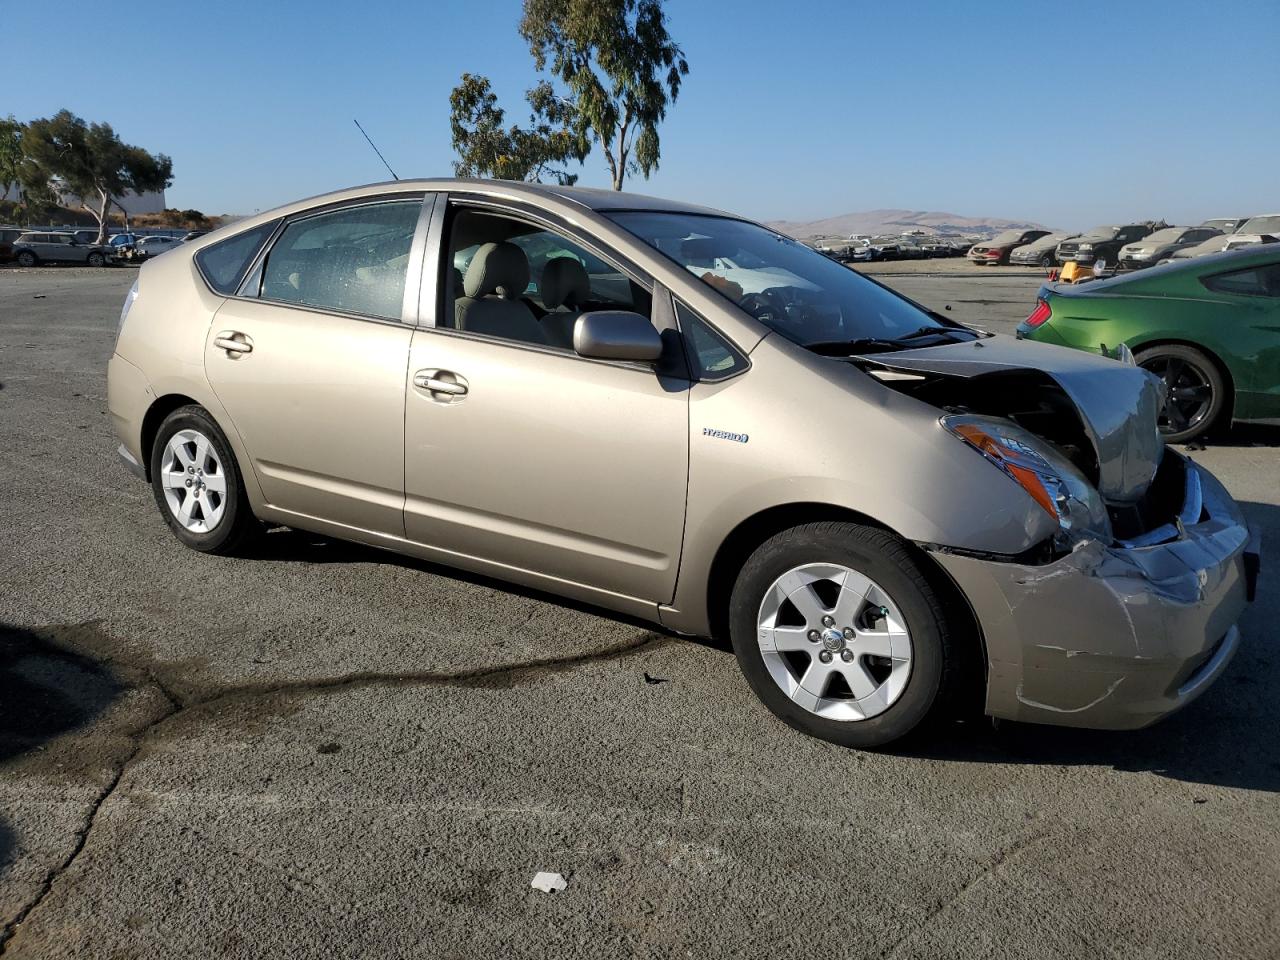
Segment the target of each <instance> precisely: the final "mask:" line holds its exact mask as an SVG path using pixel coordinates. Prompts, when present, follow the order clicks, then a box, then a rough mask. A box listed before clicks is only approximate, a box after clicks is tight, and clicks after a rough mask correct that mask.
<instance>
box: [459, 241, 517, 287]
mask: <svg viewBox="0 0 1280 960" xmlns="http://www.w3.org/2000/svg"><path fill="white" fill-rule="evenodd" d="M528 286H529V258H528V257H526V256H525V255H524V251H523V250H521V249H520V248H519V247H517V246H516V245H515V244H514V243H508V242H507V241H505V240H503V241H502V242H501V243H486V244H484V245H483V246H481V247H480V249H479V250H477V251H476V255H475V256H474V257H472V258H471V263H470V264H469V265H468V266H467V272H466V275H465V276H464V277H463V278H462V291H463V293H465V294H466V295H467V296H468V297H471V298H472V299H473V300H474V299H478V298H479V297H485V296H488V295H489V294H491V293H496V294H498V295H499V296H500V297H502V298H503V299H504V300H515V299H516V298H517V297H519V296H520V295H521V294H522V293H524V291H525V288H527V287H528Z"/></svg>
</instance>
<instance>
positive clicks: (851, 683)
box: [729, 522, 960, 749]
mask: <svg viewBox="0 0 1280 960" xmlns="http://www.w3.org/2000/svg"><path fill="white" fill-rule="evenodd" d="M841 571H843V573H841ZM832 574H835V575H836V576H842V577H845V578H847V579H845V580H844V581H843V582H846V583H848V584H849V587H850V588H852V589H850V588H847V587H841V586H839V583H838V581H837V579H835V577H833V576H831V575H832ZM805 581H809V582H808V583H807V584H805ZM867 583H869V584H870V588H869V589H868V591H867V592H866V593H865V594H864V593H860V592H859V591H860V590H863V589H864V588H865V587H866V584H867ZM797 586H799V589H793V588H794V587H797ZM783 597H786V599H785V600H783V599H781V598H783ZM792 598H802V600H801V602H799V603H797V602H794V601H793V599H792ZM806 609H807V611H808V615H806V614H805V612H804V611H805V610H806ZM822 611H826V613H827V615H828V618H829V619H834V621H835V622H834V623H827V622H826V621H823V620H822V619H821V618H819V619H817V620H816V621H815V619H814V618H815V617H816V616H818V614H819V613H821V612H822ZM843 621H849V622H847V623H846V622H843ZM954 622H955V619H954V618H953V617H951V616H949V615H948V612H947V606H946V604H945V603H944V600H943V597H942V595H941V594H940V593H939V591H938V590H937V589H935V587H934V585H933V584H932V583H931V582H930V580H929V578H928V577H926V575H925V572H924V570H923V569H922V568H921V566H920V565H919V564H918V563H917V562H916V560H915V559H914V558H913V557H912V555H911V553H910V551H909V548H908V546H907V544H905V543H904V542H903V541H901V540H899V539H898V538H897V537H894V536H893V535H891V534H889V533H886V532H885V531H883V530H879V529H876V528H874V527H866V526H861V525H859V524H854V523H839V522H822V523H809V524H805V525H803V526H798V527H793V528H791V529H789V530H784V531H783V532H782V533H779V534H777V535H776V536H774V537H771V538H770V539H769V540H767V541H765V542H764V543H763V544H761V545H760V547H758V548H757V549H756V550H755V552H754V553H752V554H751V556H750V558H748V560H747V562H746V563H745V564H744V565H743V568H742V571H741V572H740V573H739V575H738V579H737V582H736V584H735V585H734V588H733V593H732V595H731V598H730V601H729V632H730V638H731V640H732V642H733V649H734V653H735V654H736V655H737V658H738V665H739V667H740V668H741V669H742V673H743V675H744V676H745V677H746V679H747V682H748V684H750V686H751V688H752V690H754V691H755V693H756V696H758V697H759V698H760V699H761V700H763V701H764V704H765V706H767V707H768V708H769V709H770V710H771V711H772V712H773V713H774V714H775V715H776V716H777V717H779V718H780V719H781V720H783V721H785V722H786V723H788V724H790V725H791V726H792V727H795V728H796V729H797V730H800V731H801V732H803V733H807V734H809V735H810V736H813V737H817V738H819V739H822V740H827V741H829V742H831V743H835V744H839V745H841V746H846V747H859V748H864V749H865V748H875V747H882V746H884V745H886V744H889V743H892V742H893V741H895V740H899V739H901V738H902V737H905V736H907V735H908V734H910V733H912V732H913V731H916V730H919V729H921V728H922V726H924V725H926V724H927V723H928V722H931V721H932V720H934V719H935V718H937V717H940V716H942V715H944V714H946V713H947V712H948V710H949V708H948V706H947V704H949V703H950V702H951V701H952V700H954V699H955V698H956V697H955V690H954V688H956V687H958V686H959V676H960V670H959V664H958V662H957V659H956V654H955V652H954V651H955V649H956V646H957V644H956V643H955V641H954V639H953V637H954V636H955V634H954V631H953V623H954ZM800 624H803V626H801V625H800ZM846 628H848V629H846ZM855 628H856V629H855ZM899 629H900V630H901V632H895V631H898V630H899ZM814 631H818V632H819V639H817V640H813V639H812V637H813V633H814ZM851 633H852V634H853V636H852V637H850V634H851ZM903 633H905V636H903ZM770 648H772V649H770ZM783 650H785V652H781V651H783ZM824 650H825V651H827V652H829V653H831V654H832V656H831V658H830V662H829V664H823V663H822V662H821V660H820V657H821V655H822V654H823V651H824ZM876 650H880V651H882V652H881V653H879V654H877V653H875V652H874V651H876ZM885 653H887V654H888V656H885ZM846 655H847V656H848V659H847V660H846V659H845V657H846ZM868 691H870V692H868Z"/></svg>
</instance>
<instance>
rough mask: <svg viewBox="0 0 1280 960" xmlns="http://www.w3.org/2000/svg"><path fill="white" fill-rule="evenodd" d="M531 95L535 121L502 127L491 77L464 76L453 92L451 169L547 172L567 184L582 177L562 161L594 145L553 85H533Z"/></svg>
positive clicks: (508, 176) (534, 175)
mask: <svg viewBox="0 0 1280 960" xmlns="http://www.w3.org/2000/svg"><path fill="white" fill-rule="evenodd" d="M527 99H528V101H529V105H530V107H531V109H532V110H533V113H532V115H531V116H530V118H529V119H530V122H531V124H532V126H530V127H529V128H522V127H519V126H516V125H514V124H513V125H512V126H510V127H504V126H503V124H504V122H505V119H506V112H505V111H504V110H503V109H502V108H501V107H499V106H498V98H497V96H496V95H495V94H494V93H493V90H492V89H491V87H490V84H489V80H488V78H486V77H480V76H476V75H474V74H470V73H464V74H463V75H462V81H461V82H460V83H459V84H458V85H457V86H456V87H454V88H453V92H452V93H450V94H449V108H450V113H449V125H450V128H451V130H452V132H453V149H454V150H456V151H457V153H458V157H459V159H458V160H457V161H456V162H455V163H454V165H453V169H454V171H455V172H456V173H457V174H458V176H460V177H494V178H496V179H498V180H533V181H541V180H542V178H543V177H547V178H548V179H551V180H554V181H555V182H556V183H559V184H561V185H564V186H568V185H570V184H572V183H573V182H574V181H575V180H577V179H578V177H577V175H576V174H571V173H569V172H568V171H566V170H564V169H562V168H561V167H560V165H563V164H565V163H567V162H568V161H569V160H573V159H576V160H579V161H581V160H582V158H583V157H584V156H585V155H586V151H587V149H589V147H590V145H589V144H588V143H586V142H584V141H583V138H582V137H580V136H578V135H577V134H575V133H574V132H573V131H572V130H570V129H569V127H568V125H567V123H566V119H565V116H564V111H563V108H561V107H560V106H559V105H558V104H556V103H555V102H553V100H552V97H551V91H550V86H549V85H547V84H539V85H538V86H536V87H534V88H533V89H532V90H530V91H529V92H528V94H527Z"/></svg>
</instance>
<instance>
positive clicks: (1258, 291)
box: [1200, 263, 1280, 297]
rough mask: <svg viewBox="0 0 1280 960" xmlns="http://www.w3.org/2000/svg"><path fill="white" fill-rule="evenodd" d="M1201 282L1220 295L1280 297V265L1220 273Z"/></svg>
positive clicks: (1272, 264)
mask: <svg viewBox="0 0 1280 960" xmlns="http://www.w3.org/2000/svg"><path fill="white" fill-rule="evenodd" d="M1200 282H1201V283H1203V284H1204V285H1205V286H1206V287H1208V288H1209V289H1210V290H1216V291H1217V292H1218V293H1235V294H1242V295H1244V296H1246V297H1280V263H1271V264H1267V265H1265V266H1261V267H1249V269H1247V270H1232V271H1231V272H1230V273H1219V274H1215V275H1214V276H1212V277H1205V278H1204V279H1203V280H1201V281H1200Z"/></svg>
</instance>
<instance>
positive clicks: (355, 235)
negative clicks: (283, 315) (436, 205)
mask: <svg viewBox="0 0 1280 960" xmlns="http://www.w3.org/2000/svg"><path fill="white" fill-rule="evenodd" d="M421 209H422V201H421V199H414V200H412V201H403V200H398V201H390V202H387V203H371V204H363V205H361V206H358V207H344V208H342V209H340V210H333V211H330V212H328V213H321V214H317V215H315V216H311V217H307V218H306V219H304V220H295V221H293V222H292V223H290V224H289V225H288V226H286V227H285V229H284V231H283V232H282V233H281V234H280V237H279V239H277V240H276V242H275V243H274V244H272V246H271V251H270V252H269V253H268V254H267V261H266V266H265V267H264V269H263V272H262V298H263V299H264V300H279V301H282V302H284V303H296V304H300V305H304V306H311V307H320V308H322V309H326V310H336V311H339V312H341V313H355V314H360V315H362V316H368V317H380V318H383V319H386V320H399V319H400V304H401V300H402V299H403V298H404V281H405V274H406V273H407V272H408V266H409V248H410V247H411V246H412V245H413V232H414V229H415V228H416V226H417V223H418V214H419V212H420V211H421Z"/></svg>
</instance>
